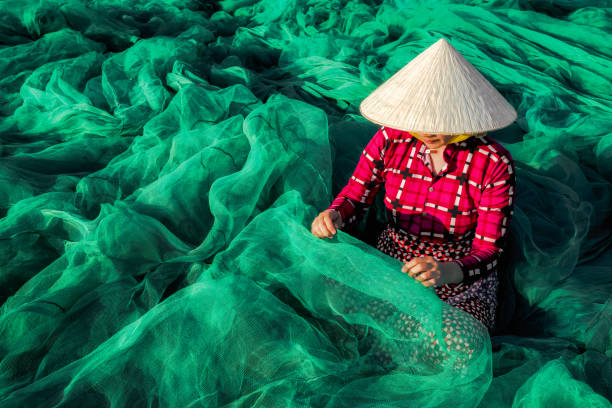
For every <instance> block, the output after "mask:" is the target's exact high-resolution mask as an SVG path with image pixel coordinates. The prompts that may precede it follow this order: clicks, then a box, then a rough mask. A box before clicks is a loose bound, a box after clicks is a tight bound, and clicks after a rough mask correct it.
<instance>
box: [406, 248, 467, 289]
mask: <svg viewBox="0 0 612 408" xmlns="http://www.w3.org/2000/svg"><path fill="white" fill-rule="evenodd" d="M402 272H404V273H407V274H408V275H409V276H411V277H413V278H415V279H417V280H419V281H420V282H421V283H422V284H423V285H424V286H427V287H429V286H442V285H444V284H447V283H459V282H461V281H462V280H463V273H462V271H461V268H460V267H459V265H458V264H457V263H455V262H438V261H436V260H435V259H434V258H433V257H431V256H420V257H417V258H412V259H411V260H410V262H406V263H404V266H402Z"/></svg>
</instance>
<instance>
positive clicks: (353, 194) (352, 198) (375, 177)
mask: <svg viewBox="0 0 612 408" xmlns="http://www.w3.org/2000/svg"><path fill="white" fill-rule="evenodd" d="M388 142H389V136H388V134H387V131H386V130H385V128H384V127H382V128H380V129H379V130H378V131H377V132H376V134H375V135H374V137H372V139H371V140H370V142H369V143H368V144H367V145H366V147H365V148H364V150H363V152H362V153H361V157H360V158H359V162H358V163H357V167H356V168H355V171H354V172H353V175H352V176H351V178H350V179H349V182H348V184H347V185H346V186H345V187H344V188H343V189H342V191H340V193H339V194H338V196H337V197H336V198H335V199H334V200H333V201H332V203H331V205H330V206H329V207H328V209H335V210H337V211H338V212H339V213H340V215H341V217H342V221H343V222H344V225H342V227H341V228H342V229H349V228H351V227H354V226H355V225H356V224H358V223H359V221H360V220H361V219H362V217H363V215H364V214H365V212H366V210H367V209H368V208H369V207H370V206H371V205H372V202H373V201H374V198H375V196H376V193H378V190H379V189H380V185H381V183H383V181H384V178H383V170H384V157H385V152H386V150H387V146H388Z"/></svg>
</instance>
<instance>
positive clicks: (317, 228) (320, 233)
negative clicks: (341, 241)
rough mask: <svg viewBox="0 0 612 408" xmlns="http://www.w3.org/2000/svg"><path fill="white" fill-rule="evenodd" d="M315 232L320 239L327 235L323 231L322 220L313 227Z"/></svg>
mask: <svg viewBox="0 0 612 408" xmlns="http://www.w3.org/2000/svg"><path fill="white" fill-rule="evenodd" d="M313 231H314V234H315V235H316V236H317V237H318V238H324V237H325V233H324V232H323V230H322V229H321V220H320V219H318V220H317V222H316V223H315V225H314V226H313Z"/></svg>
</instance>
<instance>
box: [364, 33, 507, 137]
mask: <svg viewBox="0 0 612 408" xmlns="http://www.w3.org/2000/svg"><path fill="white" fill-rule="evenodd" d="M359 110H360V111H361V114H362V115H363V116H364V117H365V118H366V119H368V120H370V121H372V122H374V123H377V124H379V125H382V126H388V127H391V128H394V129H398V130H404V131H409V132H420V133H428V134H448V135H453V134H461V133H481V132H487V131H490V130H495V129H501V128H504V127H506V126H508V125H509V124H511V123H512V122H514V120H515V119H516V116H517V115H516V111H515V110H514V108H513V107H512V106H511V105H510V104H509V103H508V102H507V101H506V100H505V99H504V97H503V96H502V95H501V94H500V93H499V92H498V91H497V90H496V89H495V88H494V87H493V85H491V83H490V82H489V81H487V79H486V78H485V77H484V76H482V74H481V73H480V72H478V70H477V69H476V68H474V66H473V65H472V64H470V63H469V62H468V61H467V60H466V59H465V58H464V57H463V55H461V54H460V53H459V51H457V50H456V49H455V48H454V47H453V46H452V45H450V44H449V43H448V41H446V40H445V39H444V38H442V39H440V40H438V41H436V42H435V43H434V44H433V45H431V46H430V47H429V48H427V49H426V50H425V51H423V52H422V53H420V54H419V55H417V56H416V57H415V58H414V59H413V60H412V61H410V62H409V63H408V64H407V65H406V66H404V67H403V68H402V69H400V70H399V71H398V72H396V73H395V74H394V75H393V76H392V77H391V78H389V79H388V80H387V81H386V82H384V83H383V84H382V85H380V86H379V87H378V88H376V89H375V90H374V92H372V93H371V94H370V95H369V96H368V97H367V98H365V99H364V100H363V101H362V102H361V105H360V106H359Z"/></svg>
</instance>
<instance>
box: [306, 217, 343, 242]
mask: <svg viewBox="0 0 612 408" xmlns="http://www.w3.org/2000/svg"><path fill="white" fill-rule="evenodd" d="M343 226H344V223H343V222H342V217H341V216H340V213H339V212H338V211H336V210H325V211H323V212H321V213H320V214H319V215H318V216H317V218H315V219H314V221H313V222H312V226H311V227H310V231H311V232H312V233H313V234H314V235H316V236H317V237H319V238H331V237H333V236H334V235H336V228H342V227H343Z"/></svg>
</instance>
